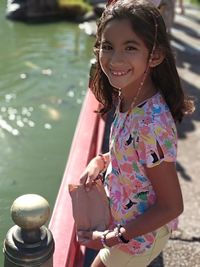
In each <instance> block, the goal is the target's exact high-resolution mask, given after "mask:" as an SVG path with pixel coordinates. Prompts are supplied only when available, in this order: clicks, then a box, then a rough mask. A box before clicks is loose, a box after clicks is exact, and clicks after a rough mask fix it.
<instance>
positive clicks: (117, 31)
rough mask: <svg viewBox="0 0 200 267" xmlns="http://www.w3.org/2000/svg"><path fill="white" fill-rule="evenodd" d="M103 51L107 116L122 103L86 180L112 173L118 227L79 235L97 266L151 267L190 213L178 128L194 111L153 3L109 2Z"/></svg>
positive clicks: (99, 87)
mask: <svg viewBox="0 0 200 267" xmlns="http://www.w3.org/2000/svg"><path fill="white" fill-rule="evenodd" d="M95 54H96V58H97V73H96V79H95V84H94V86H93V87H92V90H93V93H94V95H95V96H96V98H97V99H98V100H99V102H100V103H101V104H102V108H101V110H100V111H99V112H100V113H102V114H103V113H106V112H107V111H109V110H110V109H111V108H112V107H113V106H115V105H116V113H115V117H114V121H113V123H112V127H111V134H110V146H109V148H110V149H109V152H108V153H106V154H103V155H102V154H100V155H98V156H96V157H95V158H94V159H92V160H91V162H90V163H89V164H88V166H87V168H86V170H85V171H84V173H83V175H82V176H81V179H80V180H81V182H82V183H84V184H85V185H86V187H88V188H90V187H91V186H92V184H93V183H94V181H95V179H96V178H97V177H98V175H99V173H100V172H102V171H105V170H106V169H107V171H106V176H105V187H106V191H107V194H108V197H109V199H110V209H111V214H112V223H111V225H110V227H109V229H108V230H106V231H104V232H99V231H93V232H83V231H82V232H78V238H79V242H80V243H81V244H83V245H85V246H87V247H89V248H93V249H100V251H99V254H98V255H97V257H96V258H95V260H94V262H93V263H92V267H102V266H109V267H125V266H126V267H134V266H135V267H141V266H143V267H144V266H147V265H149V264H150V262H151V261H152V260H153V259H154V258H155V257H156V256H157V255H158V254H159V253H160V252H161V251H162V249H163V248H164V246H165V245H166V243H167V240H168V239H169V237H170V234H171V232H172V231H173V230H175V229H176V227H177V217H178V216H179V215H180V214H181V213H182V211H183V200H182V194H181V189H180V185H179V181H178V177H177V172H176V163H175V162H176V155H177V131H176V125H175V123H176V122H180V121H181V120H182V118H183V116H184V115H185V114H186V113H191V112H192V111H193V109H194V106H193V102H192V101H191V100H189V99H186V98H185V96H184V93H183V90H182V87H181V84H180V79H179V76H178V73H177V69H176V65H175V61H174V57H173V54H172V51H171V47H170V44H169V40H168V35H167V32H166V27H165V24H164V22H163V19H162V17H161V15H160V13H159V11H158V10H157V8H156V7H155V6H153V5H152V4H150V3H149V2H147V1H145V0H139V1H137V0H134V1H133V0H131V1H130V0H125V1H121V0H119V1H117V2H115V3H114V4H111V5H109V6H108V7H107V8H106V9H105V11H104V13H103V14H102V17H101V19H100V21H99V23H98V30H97V39H96V43H95Z"/></svg>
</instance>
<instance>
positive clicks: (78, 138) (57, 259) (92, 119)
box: [49, 90, 105, 267]
mask: <svg viewBox="0 0 200 267" xmlns="http://www.w3.org/2000/svg"><path fill="white" fill-rule="evenodd" d="M98 105H99V104H98V102H97V101H96V99H95V98H94V96H93V94H92V93H91V91H90V90H88V92H87V95H86V97H85V101H84V103H83V106H82V109H81V113H80V116H79V120H78V123H77V127H76V131H75V134H74V138H73V142H72V145H71V149H70V153H69V157H68V162H67V165H66V169H65V172H64V176H63V180H62V183H61V186H60V189H59V192H58V196H57V199H56V203H55V206H54V210H53V214H52V217H51V220H50V223H49V229H50V230H51V232H52V234H53V237H54V240H55V252H54V265H53V266H54V267H83V264H84V254H85V248H84V247H80V246H79V245H78V243H77V242H76V236H75V225H74V220H73V217H72V207H71V199H70V196H69V193H68V184H69V183H77V182H78V180H79V177H80V175H81V173H82V171H83V170H84V168H85V166H86V165H87V163H88V162H89V160H90V159H91V158H92V157H94V156H95V155H96V154H97V153H98V152H99V151H100V149H101V145H102V140H103V135H104V127H105V123H104V121H103V120H102V119H101V118H100V117H99V115H98V114H96V113H95V112H94V111H95V110H97V109H98Z"/></svg>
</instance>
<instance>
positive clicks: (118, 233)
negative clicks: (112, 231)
mask: <svg viewBox="0 0 200 267" xmlns="http://www.w3.org/2000/svg"><path fill="white" fill-rule="evenodd" d="M121 228H122V226H121V224H118V225H117V232H116V236H117V238H118V240H119V242H122V243H125V244H127V243H128V242H129V240H127V239H125V238H124V237H123V235H122V233H121V232H120V229H121Z"/></svg>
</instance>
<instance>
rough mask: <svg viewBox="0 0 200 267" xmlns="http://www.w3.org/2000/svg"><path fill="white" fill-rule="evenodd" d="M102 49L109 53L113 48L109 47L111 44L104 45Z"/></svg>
mask: <svg viewBox="0 0 200 267" xmlns="http://www.w3.org/2000/svg"><path fill="white" fill-rule="evenodd" d="M101 49H102V50H106V51H109V50H112V46H111V45H109V44H104V45H102V46H101Z"/></svg>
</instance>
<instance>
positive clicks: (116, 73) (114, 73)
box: [111, 71, 128, 76]
mask: <svg viewBox="0 0 200 267" xmlns="http://www.w3.org/2000/svg"><path fill="white" fill-rule="evenodd" d="M111 73H112V74H113V75H115V76H123V75H125V74H127V73H128V71H126V72H125V71H111Z"/></svg>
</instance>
